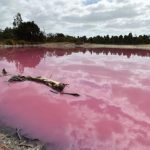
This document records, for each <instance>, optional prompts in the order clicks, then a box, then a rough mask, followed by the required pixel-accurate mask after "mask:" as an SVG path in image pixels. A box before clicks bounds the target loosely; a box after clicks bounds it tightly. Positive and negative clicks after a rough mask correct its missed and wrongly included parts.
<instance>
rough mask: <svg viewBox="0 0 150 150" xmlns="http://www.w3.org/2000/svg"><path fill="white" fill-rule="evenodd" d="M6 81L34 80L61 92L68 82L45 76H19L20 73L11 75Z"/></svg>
mask: <svg viewBox="0 0 150 150" xmlns="http://www.w3.org/2000/svg"><path fill="white" fill-rule="evenodd" d="M8 81H9V82H21V81H34V82H37V83H42V84H45V85H46V86H48V87H50V88H52V89H54V90H55V91H57V92H62V91H63V90H64V88H65V86H66V85H68V84H64V83H60V82H57V81H53V80H49V79H46V78H41V77H31V76H21V75H15V76H12V77H11V78H10V79H9V80H8Z"/></svg>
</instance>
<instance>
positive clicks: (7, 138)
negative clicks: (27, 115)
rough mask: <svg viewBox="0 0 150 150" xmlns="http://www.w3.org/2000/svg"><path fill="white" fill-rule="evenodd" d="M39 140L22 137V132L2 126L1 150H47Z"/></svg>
mask: <svg viewBox="0 0 150 150" xmlns="http://www.w3.org/2000/svg"><path fill="white" fill-rule="evenodd" d="M45 149H46V148H45V145H44V144H43V143H42V142H40V141H39V140H38V139H31V138H29V137H27V136H25V135H22V133H21V130H19V129H13V128H10V127H7V126H5V125H0V150H45Z"/></svg>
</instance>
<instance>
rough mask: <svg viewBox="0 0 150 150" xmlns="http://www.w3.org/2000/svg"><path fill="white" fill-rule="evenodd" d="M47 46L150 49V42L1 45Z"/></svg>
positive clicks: (5, 46)
mask: <svg viewBox="0 0 150 150" xmlns="http://www.w3.org/2000/svg"><path fill="white" fill-rule="evenodd" d="M37 46H40V47H46V48H63V49H66V48H69V49H71V48H88V49H90V48H121V49H141V50H142V49H143V50H150V44H143V45H108V44H89V43H84V44H75V43H67V42H58V43H44V44H32V45H26V44H25V45H0V48H8V47H37Z"/></svg>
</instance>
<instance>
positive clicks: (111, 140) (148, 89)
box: [0, 48, 150, 150]
mask: <svg viewBox="0 0 150 150" xmlns="http://www.w3.org/2000/svg"><path fill="white" fill-rule="evenodd" d="M149 56H150V51H144V50H127V49H126V50H121V49H90V50H86V49H82V50H81V49H74V50H65V49H46V48H26V49H24V48H19V49H3V50H0V68H6V70H8V71H9V72H10V73H12V74H18V73H21V74H25V75H32V76H39V75H41V76H44V77H47V78H49V77H52V78H53V79H55V80H58V81H61V82H65V83H69V86H68V87H67V88H66V89H65V90H66V92H72V91H73V92H76V93H79V94H81V96H80V97H78V98H76V97H71V96H67V95H59V94H58V95H57V94H53V93H51V92H50V91H49V89H48V88H47V87H45V86H43V85H40V84H36V83H30V82H23V83H15V84H8V83H7V82H5V81H7V80H8V78H9V77H1V78H0V88H1V91H0V122H4V123H5V124H8V125H10V126H13V127H15V128H16V127H17V128H21V129H22V132H23V134H27V135H28V136H32V137H34V138H39V139H40V140H42V141H43V142H44V143H46V144H47V149H48V150H51V149H53V150H58V149H60V150H67V149H68V150H77V149H79V150H87V149H88V150H99V149H102V150H106V149H107V150H116V149H118V150H122V149H131V150H132V149H133V150H134V149H142V150H146V149H149V147H150V109H149V106H150V101H149V97H150V71H149V68H150V64H149Z"/></svg>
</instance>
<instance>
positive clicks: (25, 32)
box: [15, 21, 44, 42]
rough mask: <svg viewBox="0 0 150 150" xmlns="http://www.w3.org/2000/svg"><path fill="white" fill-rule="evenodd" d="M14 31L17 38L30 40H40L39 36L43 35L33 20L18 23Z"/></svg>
mask: <svg viewBox="0 0 150 150" xmlns="http://www.w3.org/2000/svg"><path fill="white" fill-rule="evenodd" d="M15 33H16V36H17V38H18V39H20V40H25V41H30V42H37V41H41V39H40V38H43V37H44V35H43V33H42V32H41V31H40V28H39V27H38V25H37V24H35V23H34V22H33V21H32V22H30V21H28V22H23V23H21V24H19V26H18V28H16V30H15Z"/></svg>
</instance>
